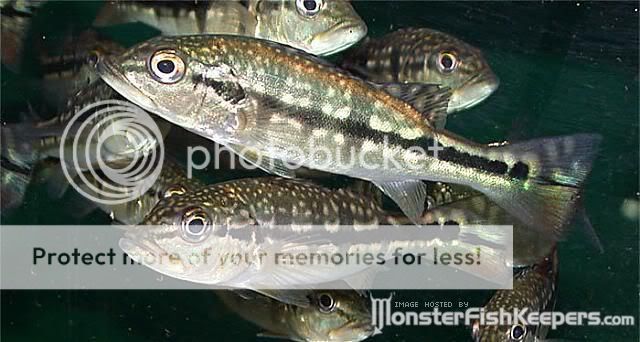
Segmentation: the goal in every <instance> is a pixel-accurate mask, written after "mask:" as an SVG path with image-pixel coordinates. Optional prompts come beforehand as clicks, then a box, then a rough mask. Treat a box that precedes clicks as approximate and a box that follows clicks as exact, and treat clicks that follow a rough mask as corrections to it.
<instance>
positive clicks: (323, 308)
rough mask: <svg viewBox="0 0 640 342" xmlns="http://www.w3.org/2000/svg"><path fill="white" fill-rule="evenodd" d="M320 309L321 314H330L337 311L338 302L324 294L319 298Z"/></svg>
mask: <svg viewBox="0 0 640 342" xmlns="http://www.w3.org/2000/svg"><path fill="white" fill-rule="evenodd" d="M318 308H319V309H320V312H323V313H329V312H332V311H333V310H335V308H336V302H335V301H334V300H333V297H332V296H331V295H330V294H328V293H322V294H320V295H319V296H318Z"/></svg>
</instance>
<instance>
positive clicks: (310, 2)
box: [302, 0, 316, 11]
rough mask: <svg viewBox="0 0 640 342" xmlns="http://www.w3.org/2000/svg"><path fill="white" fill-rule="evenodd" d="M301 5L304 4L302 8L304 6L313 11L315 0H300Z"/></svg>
mask: <svg viewBox="0 0 640 342" xmlns="http://www.w3.org/2000/svg"><path fill="white" fill-rule="evenodd" d="M302 5H303V6H304V8H306V9H307V10H308V11H313V10H315V9H316V2H315V0H305V1H304V2H302Z"/></svg>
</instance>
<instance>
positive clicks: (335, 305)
mask: <svg viewBox="0 0 640 342" xmlns="http://www.w3.org/2000/svg"><path fill="white" fill-rule="evenodd" d="M290 291H297V292H299V293H301V295H302V296H304V297H307V298H309V301H310V303H311V304H310V305H309V306H306V307H301V306H295V305H292V304H286V303H282V302H279V301H277V300H275V299H273V298H270V297H266V296H263V295H260V294H258V293H255V292H251V291H246V290H245V291H242V290H241V291H229V290H226V291H225V290H218V291H216V295H217V296H218V297H219V298H220V299H221V300H222V302H223V303H224V304H225V305H226V306H227V307H228V308H229V309H230V310H231V311H233V312H234V313H236V314H237V315H239V316H240V317H242V318H244V319H245V320H247V321H249V322H251V323H253V324H255V325H257V326H258V327H260V328H262V329H264V330H265V332H263V333H260V334H259V335H258V336H260V337H274V338H280V339H289V340H293V341H362V340H365V339H367V338H368V337H369V336H371V334H372V333H373V326H372V325H371V298H370V296H367V295H366V294H363V293H361V292H358V291H354V290H290Z"/></svg>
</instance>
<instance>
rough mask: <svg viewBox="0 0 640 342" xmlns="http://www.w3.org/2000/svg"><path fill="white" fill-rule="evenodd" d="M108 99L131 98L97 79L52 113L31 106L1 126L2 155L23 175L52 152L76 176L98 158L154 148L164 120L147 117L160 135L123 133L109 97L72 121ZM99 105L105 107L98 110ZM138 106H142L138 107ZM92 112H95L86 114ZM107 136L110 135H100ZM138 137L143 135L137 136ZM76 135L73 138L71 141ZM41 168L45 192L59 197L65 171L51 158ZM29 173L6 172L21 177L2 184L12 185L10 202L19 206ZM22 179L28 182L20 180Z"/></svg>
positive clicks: (121, 157) (128, 156)
mask: <svg viewBox="0 0 640 342" xmlns="http://www.w3.org/2000/svg"><path fill="white" fill-rule="evenodd" d="M110 100H118V101H122V102H121V103H129V102H128V101H126V100H125V99H124V98H122V97H121V96H120V95H119V94H118V93H117V92H115V91H114V90H113V89H112V88H111V87H109V86H108V85H107V84H106V83H104V82H103V81H102V80H100V79H98V80H96V81H95V82H93V83H91V84H89V85H88V86H86V87H84V88H83V89H81V90H80V91H78V92H77V93H76V95H75V96H73V97H71V98H70V99H69V101H68V102H67V105H66V106H65V109H64V110H62V111H60V112H59V113H58V114H57V115H55V116H54V117H52V118H51V119H48V120H42V119H40V118H39V117H38V115H37V114H36V113H35V112H34V111H33V109H32V108H30V113H29V114H28V115H26V120H25V122H21V123H12V124H6V125H4V126H2V127H1V128H0V129H1V131H0V132H1V134H0V139H1V142H2V144H0V147H1V149H0V156H1V157H2V158H3V159H4V160H6V161H7V162H8V163H9V164H10V165H13V167H12V169H20V170H25V171H23V172H22V173H21V174H22V175H33V170H34V169H35V168H36V167H37V166H38V165H40V164H41V163H42V162H43V161H45V160H47V159H48V158H53V159H55V160H59V161H62V162H64V163H65V164H66V165H67V166H69V167H67V174H68V176H69V177H72V178H76V177H77V175H78V174H79V173H81V172H85V171H88V170H90V169H94V170H95V169H98V168H100V163H106V164H115V163H117V162H120V163H121V162H124V161H127V160H132V159H135V158H138V157H140V156H143V155H147V154H149V153H151V152H152V151H154V150H155V149H156V147H157V145H158V143H159V139H161V138H164V137H165V136H166V135H167V133H168V132H169V130H170V128H171V125H170V124H169V123H168V122H166V121H164V120H161V119H160V118H157V117H155V116H152V117H151V119H152V120H153V121H154V122H155V124H156V125H157V127H158V133H159V135H160V136H158V137H151V134H146V135H131V134H122V133H123V132H124V131H122V127H121V126H120V125H119V123H118V121H117V120H119V119H111V116H110V115H112V114H113V113H111V114H109V112H110V110H109V108H114V106H115V105H114V104H113V103H111V104H105V105H101V106H96V107H93V108H92V109H91V110H89V111H87V112H86V114H85V115H84V116H83V117H80V118H79V120H77V121H75V122H74V123H73V124H72V123H71V120H72V119H73V117H74V116H75V115H76V113H78V112H79V111H81V110H83V109H85V108H86V107H87V106H90V105H93V104H96V103H106V102H105V101H110ZM130 105H131V108H135V105H133V104H132V103H130ZM131 108H129V110H131ZM99 111H105V112H103V113H102V114H99ZM140 111H142V110H141V109H140ZM92 114H97V115H94V116H93V117H92V118H91V119H87V117H89V116H90V115H92ZM140 124H141V125H143V126H149V125H150V124H151V123H147V122H144V123H143V122H142V121H140ZM94 126H95V127H94ZM65 130H67V132H68V135H67V139H66V140H65V141H64V146H61V145H63V141H62V136H63V132H65ZM91 130H93V135H91V134H88V133H87V132H89V131H91ZM124 133H126V132H124ZM108 136H110V138H108V139H104V137H108ZM140 137H143V138H144V139H140ZM101 139H102V140H101ZM74 140H75V141H76V142H77V144H76V145H75V146H74ZM43 169H45V170H46V176H43V178H44V179H45V181H46V184H47V188H48V192H49V195H50V196H52V197H54V198H60V197H61V196H62V195H63V194H64V193H65V192H66V191H67V188H68V185H69V183H68V181H67V174H65V172H64V171H63V168H62V165H61V163H51V164H48V165H46V166H44V167H43ZM12 174H13V173H12ZM15 175H19V174H15ZM31 178H32V177H27V178H26V179H25V177H9V179H12V180H20V182H19V183H9V184H15V185H16V186H15V187H8V188H6V189H7V190H8V191H9V190H11V191H10V192H8V194H11V197H12V198H13V200H12V202H13V205H14V206H18V205H20V203H21V202H22V198H23V196H24V191H26V188H27V186H26V185H27V184H29V183H31ZM3 181H4V180H3ZM25 181H26V182H27V184H24V182H25ZM4 190H5V188H4V185H3V191H4Z"/></svg>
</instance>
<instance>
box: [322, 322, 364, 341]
mask: <svg viewBox="0 0 640 342" xmlns="http://www.w3.org/2000/svg"><path fill="white" fill-rule="evenodd" d="M368 318H369V317H366V319H364V320H356V321H354V322H349V323H346V324H344V325H343V326H341V327H340V328H338V329H336V330H335V331H334V332H332V333H331V339H332V340H334V341H362V340H364V339H366V338H367V337H369V336H371V335H373V333H374V327H373V325H371V320H370V319H368Z"/></svg>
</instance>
